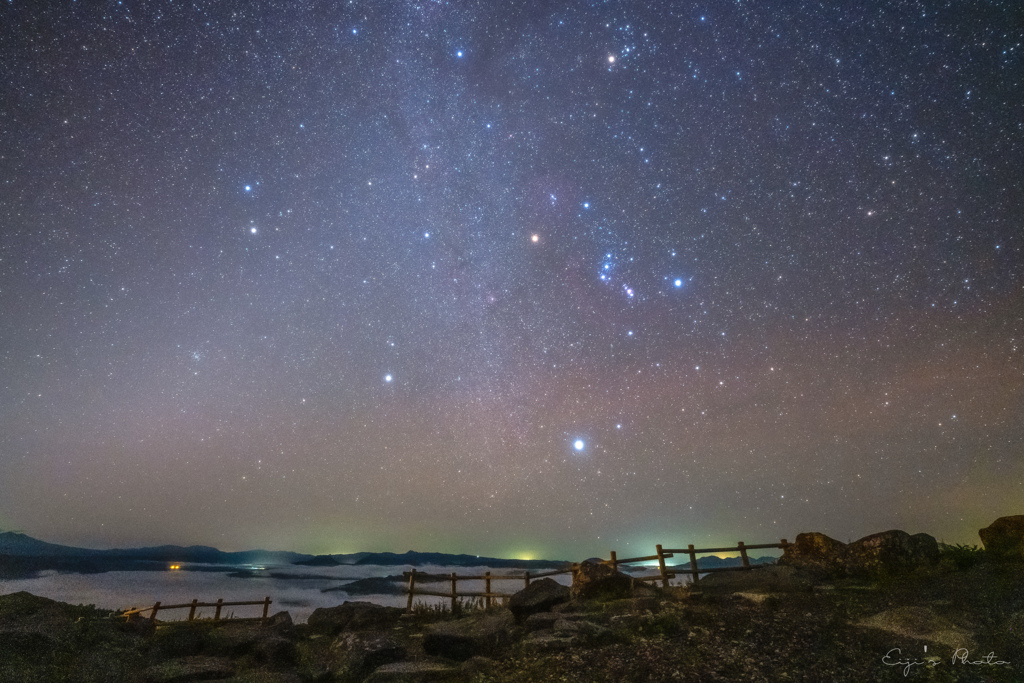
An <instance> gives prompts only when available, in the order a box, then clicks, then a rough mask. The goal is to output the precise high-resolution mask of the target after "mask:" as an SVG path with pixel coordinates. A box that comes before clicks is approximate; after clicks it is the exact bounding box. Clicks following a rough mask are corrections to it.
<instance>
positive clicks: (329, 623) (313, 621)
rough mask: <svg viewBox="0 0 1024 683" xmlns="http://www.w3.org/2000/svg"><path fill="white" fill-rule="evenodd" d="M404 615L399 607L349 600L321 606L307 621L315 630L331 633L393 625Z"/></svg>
mask: <svg viewBox="0 0 1024 683" xmlns="http://www.w3.org/2000/svg"><path fill="white" fill-rule="evenodd" d="M401 616H402V610H401V609H400V608H398V607H384V606H383V605H377V604H374V603H372V602H349V601H347V600H346V601H345V602H344V603H342V604H340V605H338V606H337V607H319V608H317V609H315V610H313V613H312V614H310V615H309V619H307V620H306V623H307V624H309V627H310V629H312V630H314V631H320V632H326V633H330V634H336V633H340V632H341V631H346V630H347V631H359V630H365V629H377V628H385V627H388V626H393V625H394V624H396V623H398V620H399V618H401Z"/></svg>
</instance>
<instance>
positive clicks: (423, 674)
mask: <svg viewBox="0 0 1024 683" xmlns="http://www.w3.org/2000/svg"><path fill="white" fill-rule="evenodd" d="M461 676H462V672H461V671H460V670H459V669H457V668H455V667H451V666H446V665H444V664H437V663H435V662H397V663H395V664H385V665H384V666H382V667H380V668H378V669H377V670H376V671H374V672H373V673H372V674H370V677H369V678H367V679H366V681H365V683H430V682H432V681H450V680H453V679H458V678H461Z"/></svg>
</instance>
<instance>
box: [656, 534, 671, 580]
mask: <svg viewBox="0 0 1024 683" xmlns="http://www.w3.org/2000/svg"><path fill="white" fill-rule="evenodd" d="M655 547H656V548H657V549H658V568H659V569H660V570H661V587H662V588H668V571H667V570H666V569H665V553H664V552H662V550H661V544H660V543H659V544H658V545H657V546H655Z"/></svg>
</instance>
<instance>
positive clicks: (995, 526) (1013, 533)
mask: <svg viewBox="0 0 1024 683" xmlns="http://www.w3.org/2000/svg"><path fill="white" fill-rule="evenodd" d="M978 535H979V536H981V543H982V545H984V546H985V552H986V553H987V554H989V555H991V556H992V557H994V558H996V559H1001V560H1024V515H1012V516H1010V517H1000V518H999V519H997V520H996V521H994V522H992V523H991V524H989V525H988V526H987V527H985V528H984V529H979V530H978Z"/></svg>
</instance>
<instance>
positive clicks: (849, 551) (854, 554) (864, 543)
mask: <svg viewBox="0 0 1024 683" xmlns="http://www.w3.org/2000/svg"><path fill="white" fill-rule="evenodd" d="M938 557H939V545H938V543H937V542H936V540H935V539H934V538H932V537H931V536H929V535H928V534H917V535H915V536H911V535H910V534H908V533H907V532H905V531H900V530H899V529H893V530H891V531H882V532H880V533H877V534H871V535H870V536H865V537H864V538H861V539H859V540H856V541H854V542H853V543H850V544H849V545H847V546H846V549H845V553H844V558H843V559H844V564H845V569H846V572H847V573H848V574H880V573H883V572H893V571H899V570H902V569H910V568H913V567H915V566H920V565H924V564H927V563H930V562H934V561H936V560H938Z"/></svg>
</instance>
